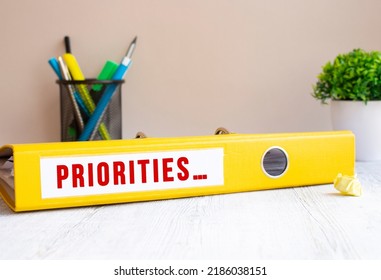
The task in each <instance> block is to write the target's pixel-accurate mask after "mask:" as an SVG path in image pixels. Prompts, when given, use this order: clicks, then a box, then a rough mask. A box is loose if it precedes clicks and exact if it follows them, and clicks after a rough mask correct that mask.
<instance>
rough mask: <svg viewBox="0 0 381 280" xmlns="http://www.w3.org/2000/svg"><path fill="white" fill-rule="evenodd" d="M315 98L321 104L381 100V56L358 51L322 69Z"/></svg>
mask: <svg viewBox="0 0 381 280" xmlns="http://www.w3.org/2000/svg"><path fill="white" fill-rule="evenodd" d="M312 96H313V97H315V98H316V99H318V100H321V102H322V103H327V99H333V100H360V101H364V102H365V103H367V101H369V100H381V52H378V51H372V52H365V51H363V50H361V49H355V50H353V51H351V52H349V53H346V54H339V55H338V56H337V57H336V58H335V60H334V61H333V63H331V62H328V63H327V64H325V65H324V66H323V71H322V72H321V73H320V74H319V76H318V81H317V82H316V84H315V85H313V93H312Z"/></svg>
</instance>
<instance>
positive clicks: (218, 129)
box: [214, 127, 230, 135]
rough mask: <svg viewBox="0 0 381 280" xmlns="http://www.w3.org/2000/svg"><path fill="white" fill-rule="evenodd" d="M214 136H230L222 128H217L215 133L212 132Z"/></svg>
mask: <svg viewBox="0 0 381 280" xmlns="http://www.w3.org/2000/svg"><path fill="white" fill-rule="evenodd" d="M214 134H215V135H220V134H230V132H229V130H227V129H226V128H224V127H219V128H217V129H216V131H215V132H214Z"/></svg>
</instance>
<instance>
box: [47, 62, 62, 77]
mask: <svg viewBox="0 0 381 280" xmlns="http://www.w3.org/2000/svg"><path fill="white" fill-rule="evenodd" d="M48 62H49V64H50V66H51V67H52V68H53V70H54V72H55V73H56V75H57V77H58V79H60V80H62V74H61V71H60V66H59V64H58V60H57V59H56V58H55V57H52V58H51V59H49V60H48Z"/></svg>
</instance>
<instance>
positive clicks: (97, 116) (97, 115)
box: [78, 36, 137, 141]
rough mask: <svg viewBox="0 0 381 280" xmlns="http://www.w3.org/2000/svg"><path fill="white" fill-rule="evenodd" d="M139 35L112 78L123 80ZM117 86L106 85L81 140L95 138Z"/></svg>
mask: <svg viewBox="0 0 381 280" xmlns="http://www.w3.org/2000/svg"><path fill="white" fill-rule="evenodd" d="M136 41H137V36H135V38H134V39H133V40H132V42H131V43H130V46H129V47H128V50H127V53H126V56H125V57H124V58H123V59H122V62H121V63H120V64H119V66H118V68H117V69H116V71H115V73H114V75H113V76H112V78H111V79H112V80H122V79H123V78H124V76H125V74H126V72H127V70H128V68H129V67H130V65H131V56H132V54H133V52H134V50H135V47H136ZM116 88H117V85H116V84H115V83H113V84H110V85H108V86H107V87H106V89H105V92H104V93H103V95H102V97H101V98H100V99H99V101H98V104H97V107H96V108H95V110H94V112H93V114H92V115H91V117H90V118H89V120H88V121H87V123H86V125H85V127H84V128H83V131H82V133H81V135H80V136H79V138H78V140H79V141H86V140H92V139H94V136H95V133H96V131H97V130H98V126H99V125H100V124H101V121H102V119H103V116H104V114H105V112H106V109H107V106H108V104H109V103H110V101H111V98H112V96H113V94H114V92H115V90H116Z"/></svg>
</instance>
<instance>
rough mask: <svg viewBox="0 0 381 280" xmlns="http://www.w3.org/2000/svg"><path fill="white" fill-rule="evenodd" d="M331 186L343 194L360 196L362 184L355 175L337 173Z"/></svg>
mask: <svg viewBox="0 0 381 280" xmlns="http://www.w3.org/2000/svg"><path fill="white" fill-rule="evenodd" d="M333 186H334V187H335V189H337V190H338V191H339V192H341V193H342V194H344V195H353V196H361V195H362V186H361V183H360V181H359V180H358V179H357V178H356V176H347V175H342V174H340V173H339V174H338V175H337V177H336V179H335V181H333Z"/></svg>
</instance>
